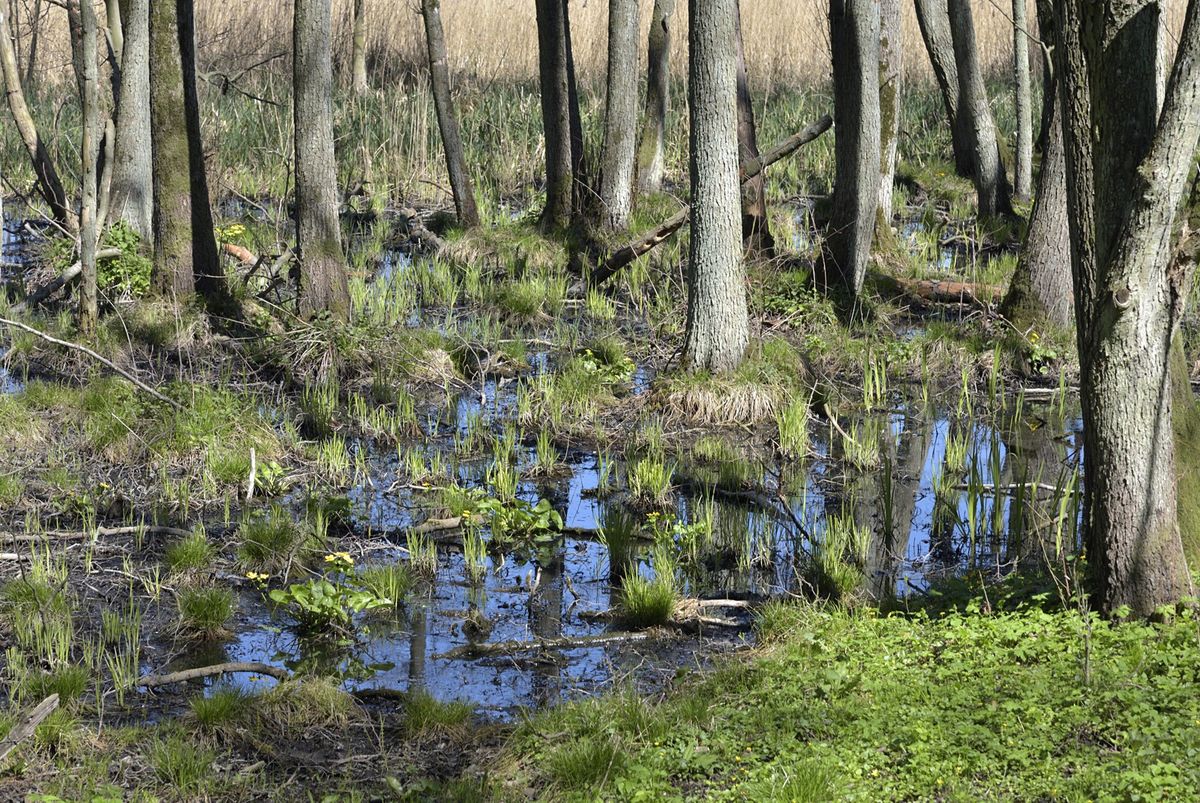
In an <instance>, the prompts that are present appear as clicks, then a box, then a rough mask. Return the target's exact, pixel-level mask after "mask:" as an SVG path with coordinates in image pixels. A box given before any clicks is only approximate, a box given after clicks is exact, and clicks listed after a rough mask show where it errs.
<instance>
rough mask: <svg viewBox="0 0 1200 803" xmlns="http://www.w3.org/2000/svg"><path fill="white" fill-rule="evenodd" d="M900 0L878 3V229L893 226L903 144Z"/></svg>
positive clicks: (902, 45)
mask: <svg viewBox="0 0 1200 803" xmlns="http://www.w3.org/2000/svg"><path fill="white" fill-rule="evenodd" d="M900 37H901V33H900V0H882V1H881V2H880V4H879V153H880V157H879V216H878V221H877V227H881V230H882V229H889V228H890V227H891V225H892V195H893V192H892V190H893V186H894V184H895V180H896V160H897V154H898V147H899V141H900V100H901V82H902V81H903V68H904V65H903V59H904V56H903V53H904V43H903V42H902V41H901V38H900Z"/></svg>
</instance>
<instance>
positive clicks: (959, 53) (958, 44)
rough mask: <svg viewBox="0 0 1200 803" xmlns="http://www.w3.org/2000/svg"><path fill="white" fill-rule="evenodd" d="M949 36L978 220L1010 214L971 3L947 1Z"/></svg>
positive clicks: (1010, 209)
mask: <svg viewBox="0 0 1200 803" xmlns="http://www.w3.org/2000/svg"><path fill="white" fill-rule="evenodd" d="M949 10H950V33H951V36H952V37H953V39H954V57H955V61H956V62H957V65H958V97H959V107H958V113H959V116H960V117H961V118H962V119H961V120H960V121H959V125H961V126H962V127H963V133H964V135H965V136H966V144H967V145H968V147H969V148H970V152H969V156H970V158H971V166H972V169H971V177H972V179H973V180H974V182H975V190H976V193H977V194H978V196H979V216H980V217H984V218H988V217H995V216H996V215H1011V214H1012V188H1011V187H1010V186H1009V183H1008V176H1007V175H1006V174H1005V172H1004V162H1003V161H1001V159H1000V143H999V140H998V139H997V137H996V124H995V122H994V121H993V119H992V109H991V102H990V101H989V100H988V96H987V88H986V87H985V86H984V83H983V68H982V67H981V65H980V63H979V50H978V48H977V47H976V45H975V23H974V22H973V21H972V19H971V0H949Z"/></svg>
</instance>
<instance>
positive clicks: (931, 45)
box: [916, 0, 974, 178]
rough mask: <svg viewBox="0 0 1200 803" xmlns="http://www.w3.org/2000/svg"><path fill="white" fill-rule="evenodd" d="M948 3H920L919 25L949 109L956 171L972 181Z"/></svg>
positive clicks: (937, 0) (918, 0) (935, 0)
mask: <svg viewBox="0 0 1200 803" xmlns="http://www.w3.org/2000/svg"><path fill="white" fill-rule="evenodd" d="M946 4H947V0H916V8H917V25H918V27H919V28H920V29H921V38H922V39H923V40H924V42H925V52H926V53H927V54H928V55H929V63H930V65H931V66H932V67H933V76H934V79H935V80H936V81H937V85H938V90H939V92H940V94H941V96H942V105H943V106H944V107H945V109H946V121H947V123H948V124H949V126H950V135H951V144H952V145H953V147H954V169H955V172H957V173H958V175H960V176H962V177H963V178H970V177H971V176H972V171H973V169H974V167H973V164H972V160H971V158H970V147H969V145H968V143H967V138H966V136H965V132H964V130H963V121H962V120H961V119H960V117H959V114H958V107H959V83H958V65H957V64H956V63H955V59H954V39H953V37H952V36H951V34H950V14H949V11H948V9H947V5H946Z"/></svg>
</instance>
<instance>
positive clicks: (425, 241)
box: [400, 208, 446, 254]
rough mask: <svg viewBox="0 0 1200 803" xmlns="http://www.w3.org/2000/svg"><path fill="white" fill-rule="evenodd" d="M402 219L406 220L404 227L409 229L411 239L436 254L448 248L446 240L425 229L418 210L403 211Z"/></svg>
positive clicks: (407, 209)
mask: <svg viewBox="0 0 1200 803" xmlns="http://www.w3.org/2000/svg"><path fill="white" fill-rule="evenodd" d="M400 217H402V218H403V219H404V225H405V226H407V227H408V236H409V238H410V239H413V240H416V241H417V242H419V243H420V244H421V245H423V246H425V247H426V248H428V249H429V250H430V251H432V252H434V253H435V254H436V253H438V252H440V251H441V250H442V249H443V248H445V247H446V241H445V240H443V239H442V238H441V237H438V236H437V235H436V234H434V233H433V232H431V231H430V230H429V229H427V228H425V224H424V223H422V222H421V218H420V217H419V216H418V215H417V210H415V209H412V208H404V209H401V210H400Z"/></svg>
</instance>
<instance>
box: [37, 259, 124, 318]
mask: <svg viewBox="0 0 1200 803" xmlns="http://www.w3.org/2000/svg"><path fill="white" fill-rule="evenodd" d="M119 256H121V249H120V248H101V249H100V250H99V251H97V252H96V259H113V258H115V257H119ZM81 273H83V263H82V262H76V263H75V264H74V265H72V266H71V267H69V268H67V269H66V270H64V271H63V272H62V273H60V274H59V275H58V276H57V277H56V278H54V279H52V280H51V281H49V282H47V283H46V284H44V285H42V286H41V287H40V288H39V289H37V290H35V291H34V292H33V294H32V295H30V296H29V297H28V298H26V299H25V300H24V301H22V302H21V303H20V304H17V305H16V306H14V307H13V312H24V311H25V310H27V309H32V308H33V307H36V306H37V305H38V304H41V303H42V302H43V301H45V300H46V299H47V298H49V297H50V296H52V295H54V294H55V293H57V292H58V291H59V290H61V289H62V287H63V286H64V285H66V284H69V283H70V282H73V281H75V280H76V279H78V278H79V274H81Z"/></svg>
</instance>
